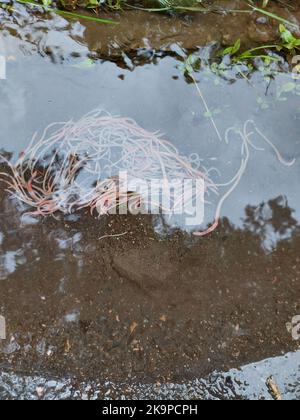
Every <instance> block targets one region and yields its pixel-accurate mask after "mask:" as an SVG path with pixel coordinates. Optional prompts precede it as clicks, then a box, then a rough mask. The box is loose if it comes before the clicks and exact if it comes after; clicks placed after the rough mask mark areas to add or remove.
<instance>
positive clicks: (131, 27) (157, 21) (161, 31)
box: [0, 0, 300, 61]
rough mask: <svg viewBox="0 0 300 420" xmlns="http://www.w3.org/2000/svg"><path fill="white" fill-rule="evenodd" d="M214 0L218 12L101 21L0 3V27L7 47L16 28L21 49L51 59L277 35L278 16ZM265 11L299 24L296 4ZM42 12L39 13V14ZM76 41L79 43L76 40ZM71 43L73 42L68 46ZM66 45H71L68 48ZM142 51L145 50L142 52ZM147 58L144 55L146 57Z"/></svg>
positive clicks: (254, 41) (132, 13) (250, 41)
mask: <svg viewBox="0 0 300 420" xmlns="http://www.w3.org/2000/svg"><path fill="white" fill-rule="evenodd" d="M216 3H217V5H218V6H219V7H220V8H222V9H224V11H225V12H224V13H223V12H222V13H211V12H209V13H193V14H184V15H177V16H174V15H170V14H156V13H147V12H143V11H138V10H126V11H120V12H117V13H105V14H104V15H103V16H104V17H107V18H112V19H114V20H115V21H117V22H118V25H116V26H115V25H105V24H99V23H94V22H87V21H85V20H81V21H80V23H79V22H75V21H74V19H73V20H72V19H69V20H68V19H65V18H63V17H60V16H57V15H54V14H47V15H46V16H47V17H48V19H47V20H46V19H43V18H42V15H40V14H39V13H38V12H36V11H35V12H32V11H30V9H29V8H26V7H24V6H22V5H19V4H14V12H13V14H11V13H8V12H6V11H4V10H1V9H0V14H1V20H2V23H0V28H1V29H2V36H3V37H4V39H5V43H6V48H7V50H8V51H9V46H10V42H13V39H10V36H9V34H10V33H12V34H14V35H15V34H17V36H18V37H20V39H21V40H22V44H23V46H22V51H23V53H24V52H25V51H26V53H28V52H30V51H32V52H39V53H41V54H43V55H49V56H50V57H53V59H54V60H55V61H57V60H60V59H62V60H66V59H70V58H71V57H72V56H73V58H74V56H76V55H77V56H78V55H81V54H82V53H83V54H84V52H85V47H87V49H88V50H89V53H90V54H91V55H92V56H96V57H103V58H105V57H107V56H110V57H112V56H122V54H123V53H125V54H126V55H127V54H128V53H130V51H135V50H138V49H146V50H151V49H152V50H159V51H162V50H163V51H164V52H168V51H171V52H172V51H173V52H174V50H175V52H176V49H177V50H178V48H179V46H180V47H181V48H184V49H188V50H195V49H197V48H198V47H200V46H204V45H207V44H211V43H221V44H222V45H226V46H227V45H231V44H233V43H234V42H235V41H236V40H237V39H238V38H240V39H241V41H242V43H243V45H244V46H245V48H248V47H251V46H256V45H261V44H266V43H268V42H271V41H276V40H277V39H278V25H279V23H278V21H276V20H274V19H271V18H269V17H266V16H263V15H261V14H260V13H257V12H253V13H250V14H248V13H226V10H232V9H237V10H239V9H240V10H245V8H247V7H248V6H247V5H245V2H243V1H238V0H236V1H227V0H226V1H220V2H216ZM271 3H272V4H270V5H269V6H268V11H270V12H272V13H275V14H277V15H279V16H281V17H283V18H285V19H288V20H289V21H291V22H292V23H294V24H296V25H299V22H300V8H299V6H298V5H297V4H293V6H292V8H289V7H284V6H283V5H282V4H280V3H274V4H273V2H271ZM43 16H45V15H43ZM66 31H67V32H68V33H70V35H71V39H73V41H72V42H71V41H70V42H68V44H67V45H66V44H64V43H62V42H61V40H62V37H63V33H65V32H66ZM76 41H80V45H81V48H79V46H76ZM75 46H76V48H74V47H75ZM70 49H71V50H70ZM145 55H146V56H147V54H145ZM146 61H147V60H146Z"/></svg>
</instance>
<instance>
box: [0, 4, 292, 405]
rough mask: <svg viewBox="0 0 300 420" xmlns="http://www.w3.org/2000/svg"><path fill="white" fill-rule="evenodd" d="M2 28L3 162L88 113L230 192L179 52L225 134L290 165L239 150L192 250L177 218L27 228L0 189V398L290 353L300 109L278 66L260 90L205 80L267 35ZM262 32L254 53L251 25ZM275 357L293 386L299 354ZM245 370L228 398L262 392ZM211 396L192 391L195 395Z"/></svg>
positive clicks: (165, 22)
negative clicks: (245, 156) (248, 129)
mask: <svg viewBox="0 0 300 420" xmlns="http://www.w3.org/2000/svg"><path fill="white" fill-rule="evenodd" d="M232 3H235V5H237V3H238V2H232ZM280 12H281V14H282V15H284V16H286V17H288V18H289V19H290V20H291V19H292V20H294V21H297V17H299V12H297V11H295V12H294V13H293V14H291V12H290V11H288V10H283V9H281V10H280ZM0 13H2V15H1V24H0V25H1V35H2V43H1V45H0V46H1V47H2V49H4V50H5V51H4V54H5V56H6V57H7V79H6V80H1V81H0V95H1V101H0V123H1V139H0V149H1V152H2V153H3V152H5V153H7V154H8V155H10V156H11V158H12V159H14V158H15V157H16V156H17V155H18V154H19V153H20V152H21V151H22V150H24V148H25V147H26V145H27V144H28V142H29V141H30V139H31V137H32V134H33V133H34V132H35V131H42V130H43V129H44V128H45V127H46V126H47V125H48V124H50V123H51V122H54V121H67V120H69V119H70V118H74V119H78V118H79V117H81V116H82V115H84V114H86V113H87V112H89V111H90V110H92V109H94V108H96V107H101V108H103V109H105V110H107V111H108V112H110V113H112V114H118V115H122V116H126V117H130V118H134V119H135V120H136V121H137V122H138V124H139V125H141V126H142V127H144V128H145V129H147V130H149V131H156V130H160V131H161V132H163V133H165V137H166V138H167V139H168V140H169V141H171V142H172V143H173V144H174V145H175V146H176V147H177V148H178V149H179V151H180V153H181V154H184V155H187V156H188V155H190V154H191V153H198V154H199V155H200V156H201V158H202V159H203V165H205V166H207V167H212V166H214V167H216V168H217V170H218V171H217V172H215V175H214V176H215V177H216V178H215V180H216V182H219V183H224V182H227V181H228V180H230V179H231V178H232V177H233V175H234V174H235V173H236V170H237V169H238V168H239V166H240V164H241V144H240V142H239V141H238V139H235V138H234V139H233V140H232V141H231V142H230V143H229V144H228V145H227V144H226V143H225V142H220V141H219V139H218V138H217V136H216V133H215V131H214V130H213V128H212V125H211V122H210V120H209V118H207V116H205V110H204V107H203V103H202V101H201V99H200V98H199V95H198V93H197V90H196V88H195V85H194V84H193V83H190V80H187V79H186V78H184V77H183V75H182V74H181V72H180V69H179V67H180V65H181V64H182V61H183V60H184V58H185V57H186V55H187V53H188V52H187V49H190V48H192V49H193V50H194V51H195V52H196V54H197V55H198V56H199V57H201V58H202V59H203V63H204V65H203V66H202V69H201V71H200V72H199V73H197V75H196V78H197V80H198V82H199V86H200V87H201V90H202V92H203V95H204V96H205V98H206V101H207V103H208V105H209V107H210V109H211V110H212V111H213V113H214V118H215V122H216V124H217V126H218V128H219V131H220V132H221V133H222V136H223V135H224V133H225V131H226V129H228V127H231V126H235V127H242V126H243V124H244V122H245V121H247V120H249V119H252V120H254V121H255V123H256V125H257V127H259V129H260V130H262V131H263V133H264V134H265V135H266V136H267V137H268V138H270V139H272V142H273V143H274V144H275V145H276V147H277V148H278V149H279V150H281V152H282V154H283V156H284V158H285V159H286V160H292V159H293V158H296V163H295V164H294V165H293V166H292V167H285V166H282V165H281V164H280V163H279V162H278V160H277V158H276V155H275V153H274V150H273V149H272V148H271V147H269V146H268V145H266V144H263V143H262V139H261V138H260V137H259V136H257V137H255V138H253V139H254V141H255V144H256V145H257V146H260V147H261V146H263V148H264V151H255V150H252V151H251V158H250V161H249V165H248V167H247V170H246V172H245V174H244V177H243V179H242V181H241V183H240V184H239V186H238V188H237V189H236V190H235V192H234V193H233V194H232V195H231V197H230V199H229V200H228V201H227V202H226V205H225V207H224V208H223V212H222V216H223V217H224V218H223V220H222V223H221V226H220V227H219V229H218V230H217V231H216V232H215V233H213V234H212V235H211V236H209V237H206V238H204V239H196V238H194V237H193V236H191V234H190V229H187V228H186V226H185V225H184V223H183V222H182V220H179V221H177V223H178V224H177V225H176V224H175V223H174V224H173V223H168V221H166V220H163V219H162V218H161V217H150V216H147V217H146V216H144V217H133V216H131V217H121V216H119V217H118V216H114V217H103V218H101V219H100V220H98V219H95V218H93V217H91V216H90V214H89V213H84V212H82V213H76V214H73V215H71V216H65V217H62V216H59V215H58V217H57V219H54V218H45V219H38V218H30V217H22V215H23V213H24V210H25V209H24V208H22V207H21V206H20V205H19V203H17V202H16V201H14V200H12V199H11V198H9V196H8V195H7V193H6V192H5V190H4V186H3V185H1V187H0V188H1V192H0V194H1V201H0V214H1V218H0V296H1V300H0V315H2V316H5V318H6V324H7V338H6V340H3V341H1V343H0V363H1V368H2V371H3V375H2V377H1V379H0V387H1V386H2V387H3V390H5V389H6V391H5V392H4V391H3V392H2V391H0V395H2V396H3V398H11V397H17V396H19V397H21V396H25V395H27V396H28V395H29V394H30V392H31V391H30V389H35V384H36V381H37V382H41V383H44V382H47V381H48V380H50V379H51V380H52V379H53V378H56V379H57V378H59V380H58V382H57V383H58V384H59V383H61V384H62V387H61V388H59V386H58V389H61V391H58V393H57V394H55V397H56V398H59V397H60V396H61V397H62V398H63V392H65V391H66V390H65V387H67V388H68V387H69V388H68V392H69V391H70V387H71V386H72V387H73V382H72V384H71V385H70V384H69V382H68V381H69V380H70V381H75V382H74V384H75V385H74V386H75V392H76V386H77V388H78V392H79V391H80V390H81V391H80V392H84V391H83V390H82V387H83V388H84V386H85V385H82V384H83V383H84V384H87V383H95V382H97V383H99V384H102V385H103V384H105V383H107V381H111V383H114V384H119V385H115V386H116V387H118V386H119V389H120V390H122V389H123V388H124V389H125V386H126V387H127V388H128V386H129V385H130V386H132V387H133V388H134V387H135V386H138V387H142V386H145V387H146V388H147V387H148V385H149V384H151V383H152V382H155V381H157V380H159V381H160V382H161V383H172V384H183V385H184V384H186V386H188V384H191V383H194V382H193V381H195V380H196V378H200V377H207V375H210V374H211V373H212V372H214V371H223V372H224V371H227V370H229V369H235V368H238V367H239V366H242V365H246V364H247V365H248V364H249V363H253V362H257V361H259V360H262V359H266V358H270V357H275V358H276V357H278V356H280V355H283V354H284V353H288V352H290V351H294V350H297V349H298V348H299V342H297V341H296V340H293V337H292V334H291V331H290V330H288V328H287V327H286V324H287V323H289V322H291V320H292V318H293V317H294V316H296V315H300V302H299V296H300V294H299V292H300V278H299V276H300V260H299V245H300V230H299V220H300V200H299V194H298V190H299V188H298V180H299V174H300V156H299V154H300V153H299V119H300V113H299V96H297V95H296V94H295V93H294V92H293V91H289V90H290V89H288V86H290V85H291V83H294V82H293V79H292V77H291V74H290V73H289V71H288V67H287V66H284V65H283V66H281V69H280V72H278V73H276V74H275V75H274V77H273V78H272V80H271V81H270V82H266V81H265V80H264V77H263V76H262V75H261V73H259V72H256V73H255V74H254V75H253V76H252V77H251V80H250V81H248V80H245V79H244V78H242V77H237V76H236V75H235V74H232V73H231V74H230V75H229V77H228V76H227V77H221V76H216V75H215V74H213V73H212V72H211V71H210V70H209V69H208V67H207V66H205V57H207V55H208V54H210V53H211V52H212V51H213V50H214V48H215V45H216V43H220V42H222V41H224V36H225V39H227V40H228V39H234V38H236V37H237V36H236V34H237V32H239V35H238V36H241V38H242V39H243V40H244V42H245V44H249V45H255V44H256V43H257V42H261V41H262V39H261V34H262V33H263V34H264V38H265V40H266V41H269V40H270V41H271V40H273V38H274V36H275V35H274V33H275V29H276V26H277V25H276V24H275V23H274V22H271V21H270V22H269V21H264V23H263V22H262V20H261V19H259V20H257V19H258V17H257V16H255V15H253V16H251V17H247V19H248V20H247V23H248V25H246V24H245V23H246V17H244V15H242V17H239V18H238V17H237V16H226V17H224V16H218V15H213V16H211V15H206V16H201V17H197V18H196V17H194V18H192V17H181V18H178V17H170V16H161V17H159V16H152V15H148V14H147V15H145V14H143V13H134V14H133V13H129V14H126V15H125V16H123V15H122V16H120V19H121V21H123V20H122V19H123V18H124V23H121V25H120V27H119V28H118V29H116V28H107V27H103V26H101V27H100V26H97V25H95V24H89V25H87V24H86V23H85V22H81V23H79V22H68V21H66V20H64V19H62V18H60V17H57V16H50V17H48V18H46V17H45V16H44V17H42V16H39V15H37V14H33V13H32V12H30V11H28V10H27V9H26V8H24V7H20V6H18V7H16V10H15V12H14V14H13V15H11V16H8V15H7V14H6V12H1V11H0ZM212 21H214V24H213V25H212ZM122 25H126V28H125V27H124V26H122ZM257 25H262V29H261V30H260V31H259V32H255V33H258V34H260V35H258V36H257V37H256V38H255V37H254V34H253V32H252V31H250V30H249V27H252V26H257ZM200 28H201V29H200ZM203 28H210V31H208V30H207V29H206V30H205V29H203ZM192 33H193V34H194V35H193V36H194V38H191V34H192ZM195 34H197V36H196V35H195ZM91 58H92V59H93V60H91ZM87 59H89V60H87ZM222 76H224V75H222ZM188 82H189V83H188ZM224 192H226V189H225V190H224ZM216 206H217V201H214V199H213V200H212V203H211V204H210V205H207V206H206V209H205V210H206V211H205V223H204V225H203V226H202V228H204V227H205V225H206V224H208V223H210V222H211V221H212V219H213V216H214V212H215V209H216ZM125 232H126V235H124V236H123V237H120V238H119V239H116V238H115V239H106V240H99V238H100V237H102V236H103V235H105V234H115V233H125ZM274 360H275V362H274V363H270V364H268V367H267V368H266V370H265V371H264V370H262V373H261V377H262V378H264V381H265V380H266V378H267V376H270V375H272V374H273V375H275V376H277V377H278V380H279V382H280V381H281V380H283V379H282V372H283V371H284V370H285V369H286V367H284V365H282V364H280V361H281V360H282V359H274ZM277 360H278V361H277ZM288 360H289V366H290V372H293V371H294V372H299V370H298V364H299V363H298V362H299V354H298V353H295V354H294V356H292V357H290V356H289V357H288ZM264 366H265V365H264ZM291 366H292V367H291ZM252 368H253V365H252ZM252 368H251V367H249V368H247V369H248V370H247V369H246V370H247V372H248V373H247V375H248V376H247V378H248V379H249V380H248V382H249V384H250V385H249V387H246V389H245V390H244V391H243V393H241V391H239V392H240V394H239V392H237V395H242V396H243V397H247V396H248V397H249V398H250V397H253V395H254V394H253V392H256V391H257V392H258V394H259V392H261V391H259V390H257V389H256V391H253V389H254V388H253V386H254V384H255V381H256V380H257V377H255V378H254V377H253V375H251V372H252V370H251V369H252ZM249 371H250V373H249ZM232 372H234V375H235V374H236V372H235V371H234V370H233V371H232ZM222 377H223V376H221V378H222ZM24 378H25V379H24ZM26 378H27V379H26ZM66 378H70V379H66ZM226 378H227V377H226V375H225V376H224V378H223V382H222V379H220V380H221V382H222V383H224V381H225V382H226ZM251 378H252V379H251ZM253 378H254V379H253ZM289 379H290V381H291V383H293V384H295V385H294V387H291V389H292V391H291V392H286V393H285V394H286V395H285V396H286V397H287V398H293V397H294V398H296V397H297V395H298V394H299V379H297V375H296V376H295V377H292V373H291V376H290V377H289V378H288V379H287V378H284V381H286V382H284V383H287V382H288V380H289ZM24 381H25V382H24ZM43 381H44V382H43ZM66 381H67V382H66ZM209 381H210V380H208V381H207V382H203V384H204V385H203V388H202V390H205V389H207V392H208V393H209V392H210V391H209V389H210V386H209ZM251 381H252V382H251ZM24 383H25V387H24ZM18 384H19V386H18ZM20 384H23V385H20ZM26 384H27V385H26ZM76 384H77V385H76ZM121 384H123V385H121ZM147 384H148V385H147ZM225 385H226V383H225ZM149 386H150V385H149ZM176 386H177V385H176ZM178 386H179V385H178ZM193 386H194V385H193ZM193 386H192V387H193ZM30 387H31V388H30ZM122 387H123V388H122ZM190 387H191V386H190ZM136 389H140V388H136ZM147 389H148V388H147ZM149 389H150V388H149ZM73 391H74V387H73V388H72V392H73ZM1 392H2V393H1ZM28 392H29V394H28ZM33 392H34V391H33ZM60 392H61V394H60ZM70 392H71V391H70ZM120 392H121V391H120ZM136 392H137V391H136ZM148 392H150V393H151V392H154V390H153V389H150V391H148ZM199 392H200V391H199ZM213 392H214V390H212V393H213ZM263 392H265V389H264V391H263ZM225 394H226V390H225V389H224V391H222V390H221V392H220V393H219V394H217V397H218V398H222V395H223V396H224V397H225ZM258 394H256V395H258ZM260 395H261V394H260ZM72 396H74V395H73V394H72ZM263 396H266V395H265V394H263Z"/></svg>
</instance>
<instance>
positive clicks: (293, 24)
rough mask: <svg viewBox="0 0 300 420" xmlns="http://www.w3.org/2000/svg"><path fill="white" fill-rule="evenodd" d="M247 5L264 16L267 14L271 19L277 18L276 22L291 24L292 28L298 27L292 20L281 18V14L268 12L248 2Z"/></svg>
mask: <svg viewBox="0 0 300 420" xmlns="http://www.w3.org/2000/svg"><path fill="white" fill-rule="evenodd" d="M249 6H250V7H251V8H252V10H254V11H255V12H259V13H262V14H263V15H265V16H268V17H270V18H272V19H275V20H277V21H278V22H281V23H285V24H286V25H289V26H292V27H294V28H296V29H298V28H299V27H298V25H296V24H295V23H293V22H290V21H289V20H287V19H284V18H282V17H281V16H277V15H275V14H274V13H271V12H268V11H267V10H264V9H260V8H259V7H255V6H252V5H251V4H249Z"/></svg>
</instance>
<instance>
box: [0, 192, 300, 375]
mask: <svg viewBox="0 0 300 420" xmlns="http://www.w3.org/2000/svg"><path fill="white" fill-rule="evenodd" d="M276 210H279V213H280V212H281V213H283V214H282V215H281V217H282V220H281V221H282V222H283V223H290V222H291V221H290V220H289V219H288V218H287V219H285V217H286V214H285V213H287V214H288V212H287V211H282V209H281V211H280V206H279V209H278V207H277V206H276V204H275V211H276ZM1 215H2V217H1V229H0V230H1V232H2V240H1V253H2V255H3V257H2V261H3V263H2V272H1V278H2V279H3V281H1V282H0V293H1V313H3V314H5V317H6V321H7V325H8V340H7V341H4V342H2V343H1V356H0V360H1V366H2V368H5V369H13V371H21V372H22V371H26V372H30V373H38V372H51V373H52V374H55V375H61V374H62V373H63V374H64V375H65V374H68V373H69V374H71V375H76V377H82V378H84V379H94V378H95V377H97V378H99V380H100V379H102V378H110V379H111V380H114V381H118V380H119V381H120V380H124V379H128V378H131V379H132V380H139V381H143V380H145V381H173V382H176V381H182V380H183V379H192V378H194V377H195V375H197V376H198V377H199V376H202V375H205V374H208V373H209V372H211V371H212V370H226V369H229V368H232V367H235V366H239V365H241V364H245V363H247V362H250V361H253V360H260V359H262V358H266V357H271V356H275V355H278V354H281V353H283V352H287V351H290V350H291V349H296V348H297V346H296V345H295V343H293V341H292V337H291V335H290V334H289V332H288V331H287V329H286V323H287V322H288V321H289V320H290V319H291V318H292V317H293V316H294V314H295V313H299V311H300V307H299V306H300V302H299V294H300V281H299V275H300V258H299V246H300V234H299V233H300V232H299V229H298V228H297V230H296V232H295V234H294V235H293V236H292V238H291V239H290V240H289V241H288V243H286V242H285V241H283V242H282V243H280V244H278V247H277V249H276V250H274V251H273V252H271V253H266V252H264V250H263V249H262V246H261V242H260V238H259V235H255V234H252V233H251V232H250V231H247V230H244V231H243V230H239V229H235V228H234V227H232V226H231V225H230V223H229V222H225V221H224V223H223V226H222V227H221V229H219V231H218V232H217V233H215V234H213V235H212V236H211V237H209V238H206V239H204V240H201V241H197V240H194V241H191V240H188V241H187V238H185V237H184V235H182V234H180V233H178V234H174V235H172V236H171V237H169V238H168V239H167V240H162V239H159V238H158V237H157V235H156V233H155V232H154V231H153V229H152V228H151V223H150V220H145V219H138V220H136V219H134V220H130V219H128V220H122V222H121V221H120V220H119V219H118V218H117V219H112V220H106V221H105V223H106V229H109V230H108V232H109V233H114V232H116V233H118V232H125V231H126V232H128V234H127V236H126V237H124V238H119V239H105V240H99V237H100V236H101V234H102V233H103V232H104V234H105V228H104V230H103V229H98V227H97V224H99V223H101V224H102V223H104V222H103V221H101V222H99V221H98V220H94V219H91V217H90V216H89V215H81V217H80V220H77V221H67V220H63V221H55V220H43V221H40V222H39V223H37V224H34V225H25V226H23V227H20V226H21V221H20V217H19V215H18V214H17V213H16V211H15V208H14V206H13V205H12V203H11V202H10V201H8V200H7V198H5V196H3V193H2V200H1ZM273 223H280V219H278V218H276V219H275V220H273ZM101 230H102V233H101V234H100V231H101ZM15 250H17V251H15ZM3 258H4V259H6V261H5V263H4V260H3ZM13 265H15V270H14V267H13ZM5 268H6V271H4V270H5ZM4 279H5V280H4Z"/></svg>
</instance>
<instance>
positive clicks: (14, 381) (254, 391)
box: [0, 352, 300, 400]
mask: <svg viewBox="0 0 300 420" xmlns="http://www.w3.org/2000/svg"><path fill="white" fill-rule="evenodd" d="M270 377H272V378H273V381H275V380H276V386H277V387H278V390H279V391H280V398H281V399H282V400H298V399H299V397H300V395H299V352H298V353H289V354H287V355H285V356H281V357H277V358H274V359H267V360H264V361H262V362H259V363H253V364H251V365H247V366H244V367H242V368H241V369H239V370H237V369H233V370H231V371H229V372H227V373H217V372H214V373H213V374H211V375H210V376H209V377H207V378H203V379H195V380H193V381H189V382H187V383H185V384H176V383H169V384H163V385H151V384H135V383H130V382H128V383H121V384H116V383H114V382H111V381H107V382H105V383H103V384H99V383H96V382H94V383H88V384H87V383H83V382H82V383H76V381H75V380H72V379H65V380H59V379H54V378H52V379H46V378H43V377H41V376H33V377H26V376H22V375H15V374H14V375H11V374H9V373H2V374H1V375H0V398H1V399H2V400H11V399H16V398H18V399H25V400H38V399H43V400H55V399H60V400H65V399H66V400H69V399H74V400H76V399H78V400H79V399H80V400H82V399H83V400H97V399H102V400H126V399H131V400H150V399H153V400H204V399H205V400H247V399H251V400H272V399H274V396H272V394H271V393H270V392H269V390H268V386H267V382H268V378H270ZM274 383H275V382H274Z"/></svg>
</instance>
